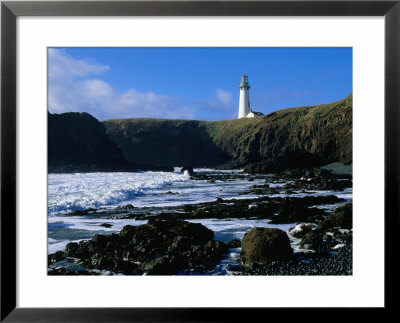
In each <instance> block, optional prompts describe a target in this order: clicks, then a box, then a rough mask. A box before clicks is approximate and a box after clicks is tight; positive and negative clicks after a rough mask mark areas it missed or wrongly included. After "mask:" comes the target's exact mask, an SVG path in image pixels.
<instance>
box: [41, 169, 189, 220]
mask: <svg viewBox="0 0 400 323" xmlns="http://www.w3.org/2000/svg"><path fill="white" fill-rule="evenodd" d="M188 180H189V178H188V176H185V175H183V174H177V173H164V172H138V173H82V174H80V173H77V174H49V176H48V211H49V214H54V213H58V212H63V211H64V212H66V211H73V210H79V209H87V208H90V207H93V208H97V207H101V206H108V205H110V206H111V205H118V204H119V203H121V202H125V201H130V200H133V199H135V198H136V197H138V196H140V195H144V194H149V193H151V192H152V191H154V190H156V189H162V188H164V187H167V186H169V185H172V184H176V183H179V182H186V181H188Z"/></svg>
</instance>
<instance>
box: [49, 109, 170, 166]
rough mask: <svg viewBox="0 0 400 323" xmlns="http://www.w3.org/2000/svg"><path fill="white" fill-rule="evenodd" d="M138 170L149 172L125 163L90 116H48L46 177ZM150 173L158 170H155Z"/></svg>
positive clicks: (75, 113) (121, 155) (120, 154)
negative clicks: (48, 174)
mask: <svg viewBox="0 0 400 323" xmlns="http://www.w3.org/2000/svg"><path fill="white" fill-rule="evenodd" d="M138 168H142V169H152V167H151V166H147V167H144V168H143V167H140V166H139V165H136V164H132V163H129V162H127V161H126V160H125V158H124V156H123V154H122V152H121V150H120V149H119V148H118V147H117V146H116V145H115V144H114V143H113V142H112V141H111V140H110V139H109V138H108V137H107V135H106V133H105V129H104V126H103V124H102V123H100V122H99V121H98V120H97V119H96V118H94V117H92V116H91V115H90V114H88V113H77V112H70V113H62V114H51V113H48V169H49V173H52V172H75V171H80V172H88V171H135V170H137V169H138ZM154 170H158V169H157V167H155V168H154ZM160 170H164V169H160ZM168 170H171V169H168Z"/></svg>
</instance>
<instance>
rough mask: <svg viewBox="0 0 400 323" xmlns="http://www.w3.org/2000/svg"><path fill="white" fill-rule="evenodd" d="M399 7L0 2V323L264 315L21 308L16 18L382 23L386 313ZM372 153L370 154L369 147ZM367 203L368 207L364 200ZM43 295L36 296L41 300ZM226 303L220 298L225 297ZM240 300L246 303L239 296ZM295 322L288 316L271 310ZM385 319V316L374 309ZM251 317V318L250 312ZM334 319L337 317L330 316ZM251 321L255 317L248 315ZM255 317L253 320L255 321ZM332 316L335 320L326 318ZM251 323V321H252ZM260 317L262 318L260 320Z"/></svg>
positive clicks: (395, 170) (394, 204) (393, 218)
mask: <svg viewBox="0 0 400 323" xmlns="http://www.w3.org/2000/svg"><path fill="white" fill-rule="evenodd" d="M399 2H400V0H394V1H393V0H391V1H388V0H380V1H368V0H364V1H332V0H331V1H329V0H327V1H321V0H318V1H268V0H262V1H86V2H85V1H79V2H75V1H74V2H68V1H66V2H57V1H43V2H38V1H33V2H32V1H29V2H28V1H27V2H24V1H2V3H1V321H4V322H31V321H35V322H89V321H90V322H91V321H93V322H94V321H95V322H131V321H134V322H142V321H145V322H161V321H162V322H169V321H174V322H177V321H196V322H199V321H213V322H214V321H229V322H233V321H238V320H240V319H241V318H242V317H247V318H248V319H247V321H253V320H255V319H256V317H257V316H258V315H261V316H263V315H265V312H263V311H264V309H243V308H235V309H231V308H213V309H211V308H200V309H195V308H157V309H154V308H129V309H128V308H79V309H78V308H57V309H54V308H53V309H50V308H40V309H39V308H17V307H16V299H17V294H16V269H17V267H16V242H17V237H16V188H17V187H16V176H17V174H16V162H17V157H16V133H17V129H16V81H17V80H16V35H17V34H16V19H17V17H19V16H384V17H385V112H384V113H385V307H384V309H383V310H390V309H394V307H395V306H396V304H395V303H396V302H395V296H391V293H390V291H391V290H392V289H396V287H397V286H399V284H398V283H399V278H398V273H395V266H394V261H395V259H394V258H397V254H398V247H397V245H396V244H395V242H394V241H393V240H392V239H393V237H399V235H398V233H399V202H398V200H399V197H400V196H399V155H400V149H399V130H398V123H399V121H400V118H399V117H400V115H399V111H400V3H399ZM371 149H373V147H371ZM366 203H367V201H366ZM39 292H40V291H38V293H39ZM221 297H223V294H222V295H221ZM240 297H241V296H240ZM274 310H275V311H278V312H279V313H278V315H280V314H281V315H285V319H288V318H290V316H291V315H292V314H289V312H288V311H287V309H274ZM376 310H377V311H378V312H379V314H377V317H378V315H379V317H381V315H382V313H381V310H382V309H376ZM249 311H251V313H248V312H249ZM327 311H330V312H332V310H329V309H327ZM249 315H251V316H249ZM253 315H254V316H253ZM329 315H331V314H329ZM251 317H253V319H252V318H251ZM258 317H260V316H258ZM265 319H267V318H265Z"/></svg>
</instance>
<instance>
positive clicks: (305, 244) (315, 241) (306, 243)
mask: <svg viewBox="0 0 400 323" xmlns="http://www.w3.org/2000/svg"><path fill="white" fill-rule="evenodd" d="M321 245H322V238H321V236H320V235H319V234H317V233H315V232H308V233H306V234H305V235H304V237H303V239H301V242H300V243H299V248H301V249H312V250H317V249H319V248H320V247H321Z"/></svg>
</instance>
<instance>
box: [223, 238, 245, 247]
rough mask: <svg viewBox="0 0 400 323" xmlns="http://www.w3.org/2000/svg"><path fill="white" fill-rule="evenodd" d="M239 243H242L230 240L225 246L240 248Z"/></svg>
mask: <svg viewBox="0 0 400 323" xmlns="http://www.w3.org/2000/svg"><path fill="white" fill-rule="evenodd" d="M241 243H242V242H241V241H240V240H239V239H232V240H230V241H229V242H228V243H227V244H226V245H227V246H228V248H240V246H241Z"/></svg>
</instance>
